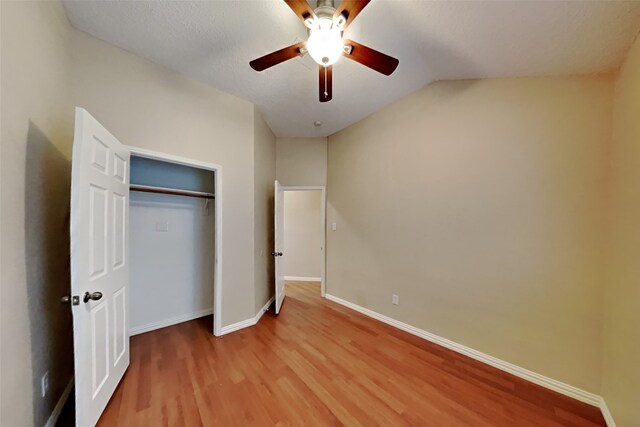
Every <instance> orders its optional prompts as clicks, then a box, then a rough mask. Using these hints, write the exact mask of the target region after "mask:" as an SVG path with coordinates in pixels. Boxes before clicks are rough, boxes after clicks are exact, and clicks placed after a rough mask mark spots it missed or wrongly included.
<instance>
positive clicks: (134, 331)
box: [129, 308, 213, 336]
mask: <svg viewBox="0 0 640 427" xmlns="http://www.w3.org/2000/svg"><path fill="white" fill-rule="evenodd" d="M211 314H213V308H208V309H205V310H200V311H196V312H193V313H189V314H183V315H181V316H175V317H170V318H169V319H163V320H159V321H157V322H151V323H147V324H146V325H142V326H136V327H135V328H131V329H129V336H134V335H138V334H143V333H145V332H150V331H155V330H156V329H162V328H166V327H167V326H172V325H177V324H178V323H182V322H188V321H189V320H193V319H197V318H199V317H203V316H209V315H211Z"/></svg>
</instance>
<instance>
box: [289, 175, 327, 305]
mask: <svg viewBox="0 0 640 427" xmlns="http://www.w3.org/2000/svg"><path fill="white" fill-rule="evenodd" d="M282 190H283V191H284V192H287V191H322V196H321V197H322V204H321V207H320V210H321V211H322V212H321V217H320V222H321V226H322V251H321V253H320V296H322V298H324V297H325V295H326V293H327V289H326V282H325V267H326V262H327V255H326V254H327V207H326V204H327V187H326V186H324V185H283V186H282ZM284 227H285V229H286V228H287V224H286V223H285V225H284ZM286 244H287V242H286V240H285V245H286Z"/></svg>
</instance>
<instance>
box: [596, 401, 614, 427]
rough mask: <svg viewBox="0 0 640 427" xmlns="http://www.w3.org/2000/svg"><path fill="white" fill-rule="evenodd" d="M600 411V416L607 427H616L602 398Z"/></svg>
mask: <svg viewBox="0 0 640 427" xmlns="http://www.w3.org/2000/svg"><path fill="white" fill-rule="evenodd" d="M600 410H601V411H602V416H603V417H604V420H605V422H606V423H607V427H616V422H615V421H614V420H613V415H611V411H609V407H608V406H607V403H606V402H605V401H604V398H603V397H601V398H600Z"/></svg>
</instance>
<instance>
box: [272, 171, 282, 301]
mask: <svg viewBox="0 0 640 427" xmlns="http://www.w3.org/2000/svg"><path fill="white" fill-rule="evenodd" d="M274 201H275V203H274V205H275V207H274V209H275V211H274V215H273V217H274V232H273V235H274V245H273V253H272V254H271V255H273V259H274V262H275V271H276V274H275V276H276V277H275V279H276V298H275V300H276V314H278V313H280V308H281V307H282V303H283V302H284V268H283V265H282V255H283V253H282V251H283V249H284V190H283V188H282V185H280V183H279V182H278V181H276V184H275V194H274Z"/></svg>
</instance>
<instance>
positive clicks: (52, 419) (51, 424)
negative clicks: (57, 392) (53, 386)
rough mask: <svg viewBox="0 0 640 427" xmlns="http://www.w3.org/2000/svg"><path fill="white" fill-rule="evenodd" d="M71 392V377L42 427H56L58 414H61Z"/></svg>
mask: <svg viewBox="0 0 640 427" xmlns="http://www.w3.org/2000/svg"><path fill="white" fill-rule="evenodd" d="M71 390H73V377H71V379H70V380H69V382H68V383H67V386H66V387H65V388H64V390H63V391H62V395H61V396H60V399H58V403H56V406H55V407H54V408H53V411H52V412H51V415H50V416H49V419H48V420H47V422H46V424H45V425H44V427H54V426H55V425H56V423H57V422H58V418H60V414H61V413H62V409H63V408H64V405H65V404H66V403H67V400H69V395H71Z"/></svg>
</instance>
